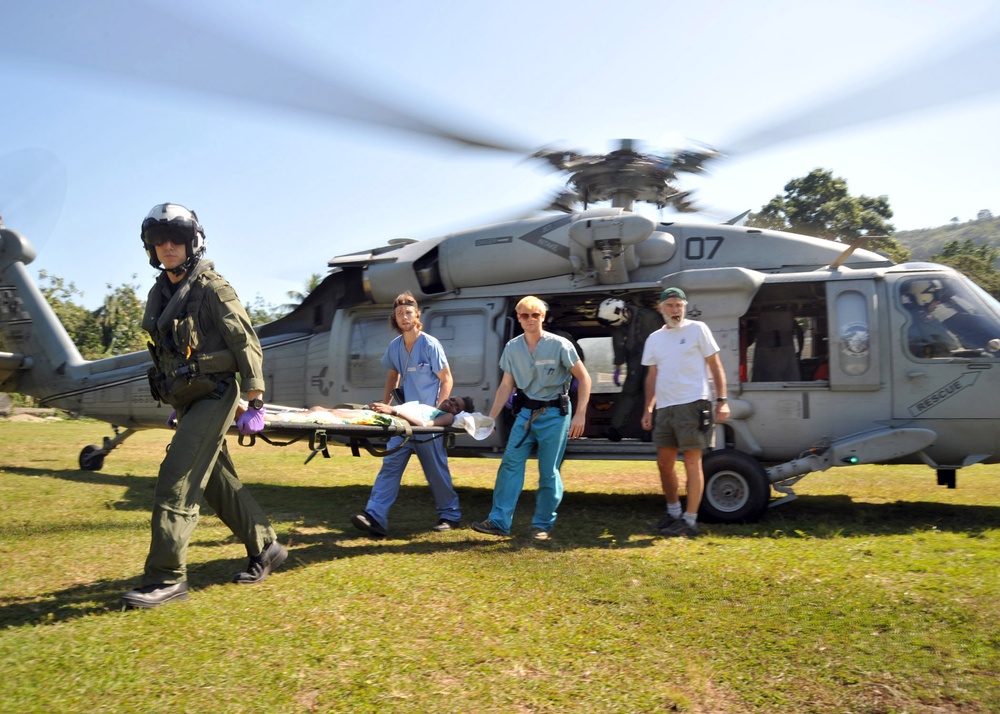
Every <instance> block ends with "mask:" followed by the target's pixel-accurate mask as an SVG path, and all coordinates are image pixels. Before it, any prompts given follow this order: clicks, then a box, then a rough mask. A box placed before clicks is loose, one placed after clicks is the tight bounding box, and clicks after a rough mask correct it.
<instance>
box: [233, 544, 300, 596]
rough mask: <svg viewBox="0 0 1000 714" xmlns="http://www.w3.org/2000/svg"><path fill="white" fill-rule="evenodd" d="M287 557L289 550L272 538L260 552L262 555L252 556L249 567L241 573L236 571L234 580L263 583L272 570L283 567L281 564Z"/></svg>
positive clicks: (244, 583)
mask: <svg viewBox="0 0 1000 714" xmlns="http://www.w3.org/2000/svg"><path fill="white" fill-rule="evenodd" d="M287 557H288V551H287V550H285V549H284V548H283V547H282V546H281V543H279V542H278V541H276V540H272V541H271V542H270V543H268V544H267V545H265V546H264V550H262V551H261V552H260V555H254V556H251V557H250V564H249V565H248V566H247V569H246V570H244V571H243V572H241V573H236V575H234V576H233V582H234V583H239V584H240V585H253V584H255V583H262V582H264V579H265V578H266V577H267V576H268V575H270V574H271V572H272V571H274V570H277V569H278V568H280V567H281V564H282V563H284V562H285V559H286V558H287Z"/></svg>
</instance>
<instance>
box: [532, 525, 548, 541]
mask: <svg viewBox="0 0 1000 714" xmlns="http://www.w3.org/2000/svg"><path fill="white" fill-rule="evenodd" d="M531 537H532V539H533V540H548V539H549V538H550V537H551V534H550V533H549V531H547V530H545V529H544V528H532V529H531Z"/></svg>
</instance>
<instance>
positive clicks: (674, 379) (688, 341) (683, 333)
mask: <svg viewBox="0 0 1000 714" xmlns="http://www.w3.org/2000/svg"><path fill="white" fill-rule="evenodd" d="M718 351H719V345H718V344H717V343H716V341H715V338H714V337H713V336H712V332H711V330H709V329H708V325H706V324H705V323H704V322H698V321H697V320H684V321H683V322H682V323H681V324H680V325H679V326H678V327H674V328H671V329H668V328H667V327H666V325H664V326H663V327H661V328H660V329H659V330H657V331H656V332H654V333H652V334H651V335H650V336H649V337H648V338H647V339H646V346H645V348H643V351H642V363H643V365H646V366H655V367H656V408H657V409H662V408H663V407H672V406H676V405H678V404H690V403H691V402H695V401H697V400H699V399H708V398H709V384H708V368H707V367H706V365H705V360H706V359H707V358H708V357H711V356H712V355H714V354H715V353H716V352H718Z"/></svg>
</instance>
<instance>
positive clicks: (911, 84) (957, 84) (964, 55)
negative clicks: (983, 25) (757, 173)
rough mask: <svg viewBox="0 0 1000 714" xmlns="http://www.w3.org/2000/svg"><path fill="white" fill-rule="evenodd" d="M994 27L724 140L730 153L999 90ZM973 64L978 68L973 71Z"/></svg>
mask: <svg viewBox="0 0 1000 714" xmlns="http://www.w3.org/2000/svg"><path fill="white" fill-rule="evenodd" d="M997 66H1000V29H993V30H992V31H990V32H988V33H987V34H986V36H984V37H981V38H978V39H976V38H972V37H969V36H963V37H962V39H961V44H960V45H959V46H958V47H956V48H954V49H952V50H951V51H950V52H947V51H946V52H940V53H938V54H937V55H936V56H933V57H929V58H928V59H927V60H925V61H924V62H920V63H917V64H915V65H914V64H909V65H907V66H906V68H905V69H902V70H900V71H898V72H895V73H893V74H890V75H889V76H886V77H885V78H883V79H880V80H877V81H875V82H872V83H870V84H868V85H865V86H863V87H862V88H860V89H858V90H856V91H852V92H848V93H846V94H844V95H842V96H839V97H836V98H833V99H831V100H829V101H826V102H823V103H821V104H819V105H818V106H815V107H813V108H811V109H808V110H805V111H802V112H800V113H798V114H796V115H794V116H792V117H790V118H787V119H784V120H782V121H780V122H778V123H776V124H774V125H772V126H768V127H765V128H763V129H760V130H758V131H755V132H753V133H750V134H748V135H746V136H744V137H742V138H740V139H737V140H735V141H731V142H728V143H726V144H724V145H723V146H725V152H726V154H727V155H729V156H730V157H733V158H735V157H737V156H743V155H745V154H749V153H751V152H753V151H760V150H762V149H766V148H770V147H772V146H775V145H778V144H784V143H788V142H791V141H794V140H796V139H800V138H805V137H808V136H813V135H816V134H822V133H826V132H832V131H835V130H838V129H845V128H848V127H851V126H855V125H860V124H867V123H872V122H877V121H881V120H883V119H889V118H892V117H894V116H898V115H902V114H907V113H911V112H916V111H919V110H923V109H932V108H934V107H937V106H943V105H947V104H951V103H954V102H959V101H962V100H965V99H971V98H974V97H978V96H980V95H985V94H989V93H992V92H996V91H997V90H1000V73H997V72H994V71H982V70H983V68H989V67H997ZM976 68H978V69H979V71H974V69H976Z"/></svg>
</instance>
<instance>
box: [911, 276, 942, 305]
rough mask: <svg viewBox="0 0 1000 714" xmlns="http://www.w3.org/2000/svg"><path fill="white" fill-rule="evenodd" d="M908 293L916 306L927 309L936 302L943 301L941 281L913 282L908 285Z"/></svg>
mask: <svg viewBox="0 0 1000 714" xmlns="http://www.w3.org/2000/svg"><path fill="white" fill-rule="evenodd" d="M906 292H908V293H909V294H910V298H911V299H912V300H913V304H914V305H917V306H919V307H922V308H926V307H929V306H930V304H931V303H932V302H934V301H935V300H936V301H938V302H940V301H941V281H940V280H911V281H910V282H908V283H907V284H906Z"/></svg>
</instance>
